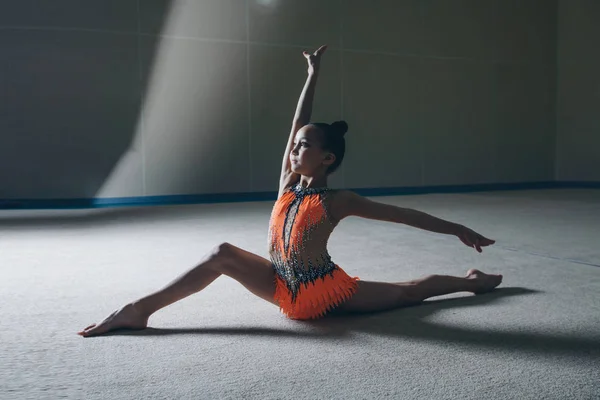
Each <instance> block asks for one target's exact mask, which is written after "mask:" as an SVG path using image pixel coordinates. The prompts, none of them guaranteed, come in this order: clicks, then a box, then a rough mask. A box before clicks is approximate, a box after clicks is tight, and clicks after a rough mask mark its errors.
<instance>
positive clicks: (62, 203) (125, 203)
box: [0, 181, 600, 210]
mask: <svg viewBox="0 0 600 400" xmlns="http://www.w3.org/2000/svg"><path fill="white" fill-rule="evenodd" d="M539 189H600V182H574V181H572V182H566V181H564V182H559V181H556V182H552V181H549V182H522V183H486V184H474V185H450V186H422V187H418V186H417V187H389V188H358V189H352V188H350V190H353V191H355V192H356V193H358V194H360V195H362V196H399V195H411V194H412V195H414V194H430V193H468V192H489V191H499V190H539ZM276 197H277V192H275V191H272V192H253V193H221V194H218V193H217V194H199V195H170V196H142V197H114V198H92V199H10V200H3V199H0V210H55V209H81V208H109V207H136V206H137V207H144V206H165V205H176V204H202V203H236V202H252V201H275V199H276Z"/></svg>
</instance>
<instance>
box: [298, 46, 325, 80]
mask: <svg viewBox="0 0 600 400" xmlns="http://www.w3.org/2000/svg"><path fill="white" fill-rule="evenodd" d="M325 50H327V45H323V46H321V47H319V48H318V49H317V51H315V52H314V53H312V54H310V53H309V52H307V51H303V52H302V54H303V55H304V57H305V58H306V60H307V61H308V73H309V74H313V73H316V72H319V67H320V65H321V56H322V55H323V53H325Z"/></svg>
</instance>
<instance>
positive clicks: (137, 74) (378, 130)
mask: <svg viewBox="0 0 600 400" xmlns="http://www.w3.org/2000/svg"><path fill="white" fill-rule="evenodd" d="M50 3H52V5H50ZM0 9H1V10H2V12H0V27H1V28H0V45H1V47H0V48H2V52H1V53H0V54H1V55H0V88H1V90H0V93H1V94H0V96H2V97H0V113H1V114H3V117H2V118H0V180H1V181H2V185H1V186H0V198H72V197H84V198H86V197H87V198H89V197H95V196H97V197H122V196H147V195H148V196H151V195H175V194H202V193H224V192H228V193H233V192H257V191H275V190H276V188H277V183H278V182H277V178H278V175H279V167H280V162H281V156H282V151H283V147H284V145H285V142H286V140H287V135H288V130H289V127H290V120H291V117H292V114H293V111H294V107H295V104H296V101H297V97H298V95H299V93H300V90H301V88H302V84H303V82H304V79H305V77H306V66H305V61H304V59H303V57H302V55H301V52H302V50H304V49H314V48H316V47H317V46H318V45H320V44H322V43H327V44H329V45H330V49H329V50H328V52H327V54H326V57H325V59H324V65H323V69H322V75H321V78H320V82H319V87H318V93H317V97H316V102H315V111H314V119H315V120H323V121H333V120H337V119H340V118H344V119H346V120H347V121H348V123H349V126H350V130H349V133H348V135H347V140H348V142H347V144H348V150H347V155H346V159H345V161H344V164H343V166H342V168H341V169H340V170H339V172H337V173H336V174H334V175H333V176H332V177H331V181H330V185H332V186H335V187H347V188H362V187H399V186H431V185H451V184H474V183H503V182H531V181H551V180H553V179H554V165H555V160H554V157H555V152H556V143H555V138H556V136H555V135H556V112H555V100H556V88H555V86H556V26H557V24H556V11H557V5H556V2H555V1H548V0H512V1H508V0H369V1H366V0H247V1H244V0H202V1H201V0H195V1H191V0H189V1H166V0H143V1H142V0H140V1H137V0H96V1H86V2H85V4H83V3H82V2H80V1H76V0H54V1H52V2H47V1H44V0H37V1H35V0H29V1H19V2H17V1H12V0H0ZM590 49H592V47H590ZM559 153H560V152H559ZM596 179H597V178H596Z"/></svg>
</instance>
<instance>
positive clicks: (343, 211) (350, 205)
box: [328, 189, 366, 221]
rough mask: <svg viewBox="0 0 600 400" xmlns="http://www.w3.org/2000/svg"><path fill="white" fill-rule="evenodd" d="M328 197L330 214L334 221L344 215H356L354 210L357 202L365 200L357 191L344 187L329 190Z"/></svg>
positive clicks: (342, 217) (339, 219) (344, 216)
mask: <svg viewBox="0 0 600 400" xmlns="http://www.w3.org/2000/svg"><path fill="white" fill-rule="evenodd" d="M328 198H329V209H330V213H331V216H332V217H333V218H334V219H335V220H336V221H341V220H342V219H344V218H346V217H349V216H352V215H356V214H355V211H356V208H357V204H359V203H360V202H361V201H362V200H366V199H365V198H364V197H362V196H361V195H359V194H358V193H355V192H353V191H351V190H345V189H333V190H330V191H329V195H328Z"/></svg>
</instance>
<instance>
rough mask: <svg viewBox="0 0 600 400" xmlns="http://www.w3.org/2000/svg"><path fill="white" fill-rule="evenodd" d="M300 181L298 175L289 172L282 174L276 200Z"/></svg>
mask: <svg viewBox="0 0 600 400" xmlns="http://www.w3.org/2000/svg"><path fill="white" fill-rule="evenodd" d="M299 181H300V175H299V174H296V173H293V172H290V173H287V174H282V175H281V178H280V179H279V192H278V194H277V198H279V197H281V195H282V194H283V193H285V192H286V191H287V190H288V189H290V188H291V187H293V186H294V185H296V184H297V183H298V182H299Z"/></svg>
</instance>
